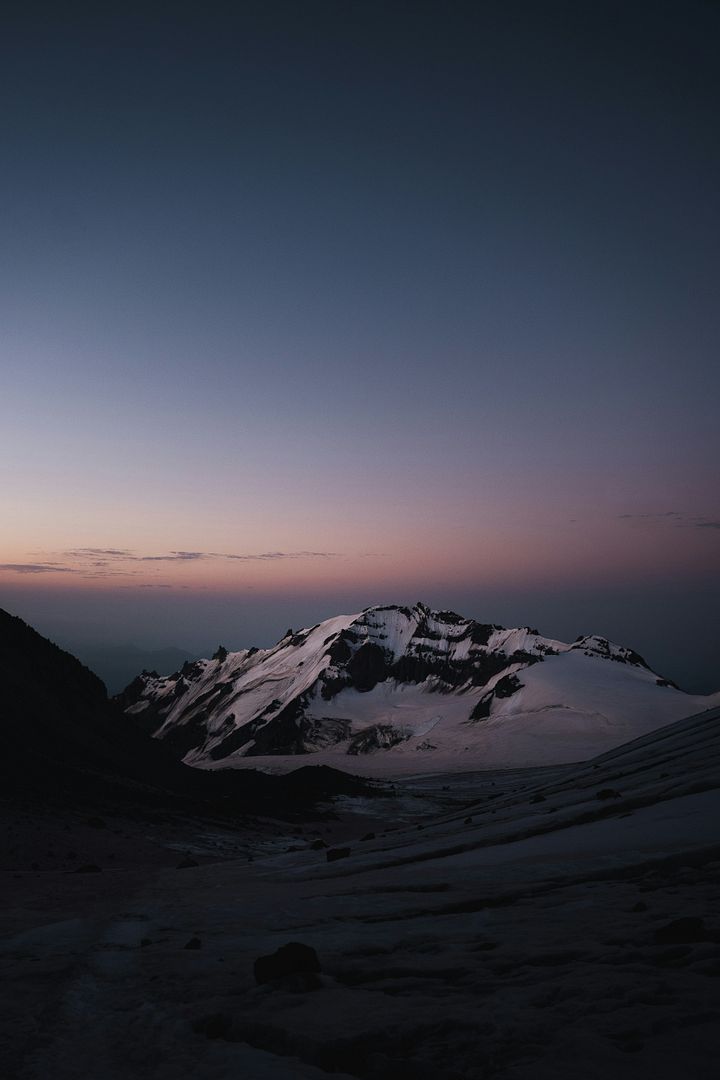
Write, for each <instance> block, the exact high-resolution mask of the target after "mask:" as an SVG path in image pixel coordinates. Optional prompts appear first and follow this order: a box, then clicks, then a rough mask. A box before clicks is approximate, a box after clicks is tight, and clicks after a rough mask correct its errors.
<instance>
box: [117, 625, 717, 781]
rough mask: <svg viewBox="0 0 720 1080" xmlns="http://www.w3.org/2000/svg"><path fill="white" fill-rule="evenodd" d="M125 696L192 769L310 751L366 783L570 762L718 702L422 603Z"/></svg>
mask: <svg viewBox="0 0 720 1080" xmlns="http://www.w3.org/2000/svg"><path fill="white" fill-rule="evenodd" d="M119 700H120V702H121V704H122V705H123V707H124V708H125V709H126V711H127V713H128V714H130V715H131V716H133V717H134V718H135V719H136V720H138V721H139V722H140V723H141V724H142V725H143V727H144V729H145V730H146V731H148V732H152V733H153V734H155V735H156V736H157V737H158V738H160V739H163V740H166V741H167V742H168V743H169V744H171V745H172V746H174V748H175V749H176V752H177V753H178V754H179V755H181V756H182V757H183V759H184V760H185V761H186V762H187V763H188V764H193V765H200V766H202V767H205V768H212V767H216V766H217V765H223V766H227V765H239V764H241V763H242V762H243V760H244V759H246V758H252V759H254V761H255V762H257V759H258V758H262V757H271V758H272V760H273V762H274V764H275V765H276V766H278V765H279V764H280V763H281V762H280V759H281V758H282V757H286V758H287V759H291V758H292V756H293V755H297V754H312V755H313V760H315V761H323V762H328V763H332V764H335V765H339V764H343V763H344V766H345V767H346V768H347V767H348V766H351V767H353V768H355V769H358V770H360V771H368V770H370V771H374V772H382V771H392V770H398V769H401V770H403V771H405V770H410V771H416V772H420V771H424V770H432V771H435V770H437V769H438V768H441V767H442V768H478V767H483V766H492V767H496V766H498V767H500V766H513V765H536V764H549V763H561V762H569V761H579V760H583V759H585V758H588V757H590V756H592V755H593V754H597V753H600V752H602V751H604V750H608V749H610V748H611V747H613V746H617V745H619V744H620V743H623V742H625V741H627V740H628V739H632V738H635V737H637V736H639V735H643V734H645V733H646V732H648V731H651V730H653V729H655V728H658V727H661V726H663V725H664V724H668V723H671V722H672V721H674V720H677V719H679V718H681V717H683V716H688V715H690V714H691V713H694V712H698V711H699V710H701V709H702V708H704V707H709V706H710V705H712V704H713V703H716V702H717V699H711V698H699V697H694V696H691V695H689V694H685V693H683V692H682V691H680V690H679V689H677V687H675V686H673V685H672V684H671V683H670V682H669V681H668V680H665V679H662V678H660V677H659V676H658V675H656V674H655V673H654V672H653V671H651V670H650V669H649V668H648V666H647V665H646V664H645V662H644V660H643V659H642V658H641V657H640V656H638V654H637V653H635V652H633V650H632V649H628V648H625V647H623V646H620V645H615V644H613V643H611V642H609V641H607V640H606V639H605V638H602V637H597V636H592V637H580V638H578V639H577V641H575V642H573V643H572V644H567V643H565V642H562V641H555V640H551V639H548V638H544V637H542V636H541V635H540V634H538V633H537V631H535V630H531V629H529V628H527V627H525V628H520V629H514V630H506V629H504V628H502V627H499V626H494V625H488V624H482V623H478V622H475V621H474V620H472V619H465V618H463V617H462V616H460V615H456V614H455V613H454V612H450V611H431V610H430V609H429V608H427V607H426V606H425V605H423V604H416V605H415V607H413V608H406V607H396V606H384V607H373V608H368V609H367V610H366V611H363V612H361V613H359V614H356V615H341V616H338V617H337V618H333V619H328V620H327V621H325V622H322V623H319V624H318V625H316V626H313V627H311V628H310V629H305V630H301V631H299V632H297V633H293V631H292V630H289V631H288V632H287V634H286V635H285V637H284V638H283V639H282V640H281V641H280V642H278V644H277V645H276V646H274V647H273V648H271V649H250V650H244V651H242V652H236V653H226V651H225V650H219V651H218V652H217V653H216V654H215V656H214V657H213V658H212V659H210V660H198V661H196V662H195V663H187V664H185V665H184V666H183V667H182V669H181V670H180V671H178V672H176V673H175V674H174V675H172V676H166V677H161V676H157V675H155V674H147V673H143V674H142V675H141V676H139V677H138V678H137V679H136V680H135V681H134V682H133V683H132V684H131V685H130V686H128V688H127V689H126V690H125V692H124V693H123V695H121V697H120V699H119ZM361 761H362V763H361Z"/></svg>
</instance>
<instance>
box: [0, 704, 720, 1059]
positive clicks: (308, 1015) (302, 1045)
mask: <svg viewBox="0 0 720 1080" xmlns="http://www.w3.org/2000/svg"><path fill="white" fill-rule="evenodd" d="M719 810H720V710H715V711H713V712H710V713H706V714H704V715H703V716H701V717H699V718H697V719H691V720H689V721H683V722H681V723H680V724H675V725H673V726H672V727H669V728H665V729H662V730H661V731H659V732H657V733H655V734H654V735H650V736H646V737H645V738H643V739H641V740H638V741H636V742H635V743H632V744H629V745H628V746H627V747H623V748H620V749H618V750H615V751H612V752H611V753H609V754H606V755H604V756H603V757H601V758H598V759H595V760H594V761H592V762H589V763H587V764H586V765H582V766H567V767H563V768H555V769H549V770H528V771H515V772H512V773H484V774H472V775H464V776H453V777H444V776H441V775H438V776H435V777H425V778H422V779H420V778H415V779H412V778H411V779H407V780H402V781H398V782H397V784H396V786H395V788H388V789H386V790H385V792H384V793H382V794H381V795H379V796H375V797H372V798H368V797H365V796H359V797H355V796H352V795H348V796H343V797H341V798H339V799H335V800H334V801H333V803H332V805H326V806H325V807H324V808H322V807H321V808H320V812H319V813H318V814H316V815H315V817H314V819H313V820H311V821H304V822H294V823H293V822H291V823H288V822H286V823H281V822H278V821H273V820H272V819H271V818H270V817H267V816H266V817H262V818H261V817H258V818H256V819H251V818H246V819H245V820H244V822H243V823H242V824H240V825H237V826H235V827H232V828H231V827H230V826H229V825H228V824H227V822H223V821H221V820H218V821H214V822H213V821H212V820H209V819H208V820H205V821H198V820H196V819H192V818H183V817H182V816H179V815H172V814H167V815H163V813H162V812H160V811H158V812H157V814H150V815H148V814H147V813H145V814H144V815H142V814H141V815H139V816H138V817H137V818H133V817H132V816H131V815H128V814H127V813H126V814H125V815H124V816H119V817H117V818H112V817H108V818H107V819H105V818H103V819H100V821H98V820H95V821H91V820H90V818H89V817H87V816H86V817H82V816H81V815H80V814H79V813H78V814H75V815H74V816H73V815H70V816H68V817H67V818H66V819H65V820H63V817H62V815H54V816H53V817H52V818H50V817H49V816H48V815H47V814H46V813H45V812H44V811H43V812H41V811H40V810H37V809H36V810H33V808H32V807H25V809H23V810H22V812H19V811H17V809H16V812H15V813H14V814H13V816H12V819H11V820H10V821H9V822H8V830H7V833H6V835H7V848H6V850H5V852H4V854H3V856H2V857H3V863H2V865H3V867H4V869H3V871H2V879H3V882H2V884H3V895H4V896H5V897H6V903H5V909H6V910H5V916H4V927H3V934H4V936H3V942H2V947H1V951H0V963H1V965H2V986H3V990H2V1003H1V1005H0V1014H1V1015H2V1029H3V1047H2V1056H1V1057H0V1072H2V1075H4V1076H8V1077H17V1078H18V1080H46V1078H47V1077H49V1076H52V1077H54V1078H57V1080H71V1078H73V1080H74V1078H76V1077H84V1078H89V1080H95V1078H97V1080H100V1078H103V1080H130V1078H133V1080H134V1078H138V1080H145V1078H147V1080H149V1078H150V1077H153V1078H159V1080H174V1078H176V1077H177V1078H181V1080H183V1078H187V1080H225V1078H228V1080H229V1078H231V1077H232V1078H235V1077H240V1076H247V1077H252V1078H258V1080H264V1078H268V1080H285V1078H294V1077H298V1078H300V1077H308V1078H310V1077H321V1076H327V1075H328V1074H334V1075H336V1076H339V1077H361V1078H368V1080H389V1078H390V1077H393V1078H395V1077H399V1076H402V1077H408V1078H410V1080H424V1078H426V1077H433V1080H480V1078H483V1080H485V1078H494V1077H498V1078H508V1080H530V1078H531V1077H532V1078H533V1080H541V1078H547V1080H551V1078H552V1080H556V1078H565V1077H567V1078H568V1080H570V1078H572V1080H575V1078H576V1077H577V1076H579V1075H582V1076H584V1077H589V1078H595V1077H597V1078H598V1080H600V1078H601V1077H602V1078H603V1080H605V1078H606V1077H607V1076H608V1075H609V1074H611V1075H613V1077H614V1078H617V1080H623V1078H640V1077H646V1076H653V1077H657V1078H665V1077H667V1078H668V1080H669V1078H671V1077H672V1078H676V1077H677V1076H678V1075H684V1076H688V1077H692V1078H693V1080H704V1078H706V1077H707V1078H709V1077H710V1076H711V1075H713V1076H714V1075H715V1067H716V1054H717V1034H716V1033H717V1029H718V1022H720V981H719V979H718V977H719V976H720V914H719V912H718V901H719V900H720V837H718V834H717V824H716V822H717V820H718V817H719V815H718V811H719ZM333 815H335V816H333ZM91 816H92V815H91ZM371 834H374V835H371ZM32 864H35V865H34V866H33V865H32ZM181 864H184V865H181ZM193 864H197V865H193ZM90 866H96V867H99V868H100V869H99V870H98V869H95V870H91V869H88V867H90ZM292 942H297V943H300V944H302V945H304V946H306V947H307V948H306V949H304V950H290V951H289V952H283V953H281V954H280V957H279V958H277V957H275V958H274V959H273V960H272V961H271V963H270V965H269V968H268V966H267V964H266V965H265V966H263V965H262V964H261V965H260V967H259V968H258V966H257V965H256V961H257V960H258V958H260V957H263V956H265V957H267V956H270V957H273V956H274V954H275V953H276V951H277V950H278V949H281V948H283V947H284V946H286V945H287V944H288V943H292ZM268 971H269V972H270V974H269V975H267V972H268ZM266 976H267V977H266ZM258 978H259V979H260V981H258Z"/></svg>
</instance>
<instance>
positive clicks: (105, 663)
mask: <svg viewBox="0 0 720 1080" xmlns="http://www.w3.org/2000/svg"><path fill="white" fill-rule="evenodd" d="M72 651H73V653H74V654H75V655H76V656H78V657H79V658H80V660H82V662H83V664H86V665H87V667H89V668H90V669H91V671H94V672H95V674H96V675H99V676H100V678H101V679H102V681H103V682H104V683H105V686H106V687H107V690H108V693H109V694H117V693H119V692H120V691H121V690H122V689H123V687H125V686H127V684H128V683H129V682H130V680H131V679H133V678H134V677H135V676H136V675H137V673H138V671H143V670H145V671H161V672H167V671H177V670H178V668H180V667H181V666H182V665H183V664H184V663H185V661H186V660H195V659H196V656H195V655H193V653H189V652H186V651H185V650H184V649H176V648H175V647H174V646H170V647H169V648H166V649H141V648H139V647H138V646H137V645H91V644H84V643H82V642H81V643H76V644H75V643H74V644H73V646H72Z"/></svg>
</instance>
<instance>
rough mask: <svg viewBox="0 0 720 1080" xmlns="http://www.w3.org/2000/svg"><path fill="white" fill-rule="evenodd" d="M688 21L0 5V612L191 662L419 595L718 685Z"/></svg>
mask: <svg viewBox="0 0 720 1080" xmlns="http://www.w3.org/2000/svg"><path fill="white" fill-rule="evenodd" d="M719 47H720V5H718V4H717V3H713V2H709V0H682V2H680V0H678V2H675V0H655V2H652V3H650V2H648V3H644V2H638V3H632V2H631V3H627V2H623V3H619V2H617V3H616V2H609V0H608V2H605V0H594V2H591V0H589V2H587V3H580V4H578V3H577V2H569V0H568V2H544V0H533V2H530V0H522V2H521V0H517V2H514V0H503V2H497V3H495V2H488V3H483V2H476V3H472V4H470V3H467V4H466V3H461V2H455V3H453V2H449V3H448V2H445V3H442V4H441V3H439V2H432V3H428V2H423V0H413V2H412V3H410V2H408V3H405V2H400V0H385V2H382V3H380V2H373V0H363V2H360V0H358V2H355V0H346V2H343V0H335V2H320V0H303V2H302V3H297V2H289V0H288V2H280V0H263V2H260V3H254V2H247V3H235V4H221V3H213V2H212V0H210V2H209V3H206V4H203V5H199V4H196V3H182V2H175V3H172V4H170V3H168V4H154V5H134V4H132V3H129V4H122V5H120V4H115V3H113V2H109V3H107V4H102V5H98V4H93V5H80V4H73V3H68V4H63V5H56V4H53V5H42V4H32V3H29V4H23V5H19V4H18V5H10V8H9V14H8V15H7V16H6V17H5V20H4V27H3V32H2V35H1V36H0V103H1V104H0V145H1V146H2V169H1V170H0V370H1V376H0V377H1V383H0V448H1V449H2V453H1V454H0V606H3V607H5V608H7V609H8V610H10V611H12V612H14V613H16V614H19V615H21V616H22V617H24V618H26V619H28V620H29V621H32V622H33V624H34V625H35V626H36V627H37V628H38V629H39V630H40V631H41V632H43V633H48V634H50V635H51V636H54V638H55V640H58V641H59V643H60V644H66V643H70V644H72V643H73V642H80V641H86V640H90V639H92V640H100V641H105V642H107V643H113V642H115V643H117V642H131V641H132V642H138V643H141V644H144V645H148V646H155V647H160V646H165V645H176V646H179V647H183V648H187V649H190V650H198V651H201V650H203V649H206V648H207V647H210V646H212V647H214V646H215V645H216V644H217V641H218V640H221V639H222V640H225V642H226V644H228V645H229V646H230V647H236V648H240V647H245V646H247V645H250V644H260V645H264V644H270V643H271V642H272V641H273V640H275V639H276V638H277V637H278V636H279V635H280V634H282V632H283V631H284V630H285V629H286V627H287V625H288V624H293V625H299V624H302V623H305V624H310V623H314V622H316V621H317V620H318V619H320V618H324V617H329V616H331V615H334V614H337V613H339V612H341V611H349V610H359V609H361V608H363V607H365V606H367V605H369V604H373V603H388V602H395V601H396V602H409V601H413V600H417V599H423V600H425V601H426V602H428V603H433V604H436V605H437V606H441V607H449V606H452V607H454V608H455V609H456V610H459V611H461V612H462V613H463V614H465V615H467V616H473V617H475V618H478V619H480V620H482V621H497V622H506V623H508V622H512V623H513V624H517V623H522V624H526V623H529V624H531V625H534V626H537V627H538V628H539V629H540V630H541V631H542V632H544V633H547V634H549V635H556V636H573V637H574V636H576V634H578V633H581V632H582V633H592V632H597V633H602V634H605V635H606V636H612V637H615V638H616V639H617V640H620V641H622V643H623V644H627V645H630V646H632V647H633V648H636V649H637V650H638V651H640V652H641V653H642V652H645V653H647V654H649V655H648V659H649V660H651V661H653V662H654V666H656V667H660V665H661V664H663V665H664V668H665V670H664V672H663V673H665V674H668V675H669V676H671V677H676V678H679V679H681V680H684V681H685V683H686V684H687V683H691V684H692V687H693V688H698V689H705V690H711V689H717V688H719V687H720V664H718V656H720V620H719V619H718V617H717V611H718V600H719V599H720V587H719V586H718V581H719V580H720V574H719V571H720V453H719V451H720V435H719V434H718V419H717V406H718V400H719V398H720V365H719V364H718V341H719V333H718V331H719V330H720V305H719V304H718V302H717V297H718V286H719V285H720V280H719V279H720V274H719V273H718V250H719V247H718V241H719V240H720V235H719V234H720V135H719V133H718V124H717V116H718V115H719V114H720V66H719V65H718V64H717V55H718V51H719ZM573 630H574V631H575V632H574V633H572V631H573Z"/></svg>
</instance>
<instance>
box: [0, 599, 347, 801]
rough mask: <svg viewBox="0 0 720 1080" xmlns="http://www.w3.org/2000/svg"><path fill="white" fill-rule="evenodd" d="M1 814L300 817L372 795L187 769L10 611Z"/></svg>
mask: <svg viewBox="0 0 720 1080" xmlns="http://www.w3.org/2000/svg"><path fill="white" fill-rule="evenodd" d="M0 735H1V737H2V754H0V810H2V811H3V812H4V813H7V812H9V808H12V807H13V806H14V805H17V804H18V803H20V802H22V803H29V804H31V805H33V806H38V805H39V804H40V803H43V804H48V805H50V804H51V805H54V806H59V807H61V808H63V807H65V808H66V807H68V806H81V805H84V806H86V807H88V808H90V809H92V808H96V809H102V810H109V809H112V808H114V807H118V806H123V805H125V806H135V807H136V806H141V805H152V806H156V807H157V806H161V807H163V806H165V807H167V808H176V809H177V808H178V807H180V808H184V809H185V810H186V811H192V810H197V811H206V810H208V809H212V810H213V811H214V812H216V811H218V810H222V811H223V812H228V813H232V812H235V811H240V810H244V811H248V810H261V809H268V808H270V809H273V810H274V812H276V813H280V814H283V813H285V814H286V813H292V812H294V810H295V809H296V808H297V807H304V808H306V807H307V805H308V804H309V803H311V802H312V801H313V800H315V799H317V798H318V797H320V796H324V795H326V794H327V793H337V792H340V791H353V790H358V789H360V788H361V787H363V785H361V784H359V783H357V784H356V783H355V782H354V781H353V780H352V779H351V778H350V777H348V776H344V775H343V774H339V773H335V772H333V770H331V769H309V770H308V769H304V770H299V771H298V773H297V774H296V775H294V776H293V777H291V778H289V780H288V781H285V780H284V779H282V778H275V777H270V776H265V775H263V774H261V773H257V772H253V773H249V774H247V775H245V776H244V777H242V778H241V777H239V776H238V775H237V774H229V773H228V774H217V775H216V776H211V775H208V774H204V773H200V772H198V770H196V769H192V768H190V767H188V766H185V765H182V764H180V763H179V762H178V761H177V759H176V757H175V756H174V755H173V754H172V752H171V751H170V750H169V748H168V747H166V746H165V745H163V744H162V743H159V742H158V741H157V740H155V739H152V738H150V737H149V735H148V734H147V733H145V732H143V731H141V730H139V728H137V727H136V726H135V724H134V723H133V722H132V720H128V718H127V717H126V716H124V715H123V714H122V712H121V710H120V709H119V707H118V706H117V705H116V704H115V703H114V702H112V701H110V700H108V697H107V694H106V691H105V687H104V685H103V683H102V682H101V681H100V679H98V678H97V676H96V675H94V674H93V673H92V672H91V671H90V670H89V669H88V668H86V667H84V666H83V665H82V664H81V663H80V661H79V660H77V659H76V658H75V657H74V656H71V655H70V654H69V653H67V652H65V651H64V650H63V649H60V648H58V646H57V645H54V644H53V643H52V642H51V641H48V640H47V639H46V638H44V637H42V636H41V635H40V634H38V633H37V632H36V631H35V630H33V629H32V627H30V626H28V625H26V623H24V622H23V621H22V620H21V619H19V618H17V617H15V616H13V615H10V614H8V613H7V612H6V611H3V610H1V609H0Z"/></svg>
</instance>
